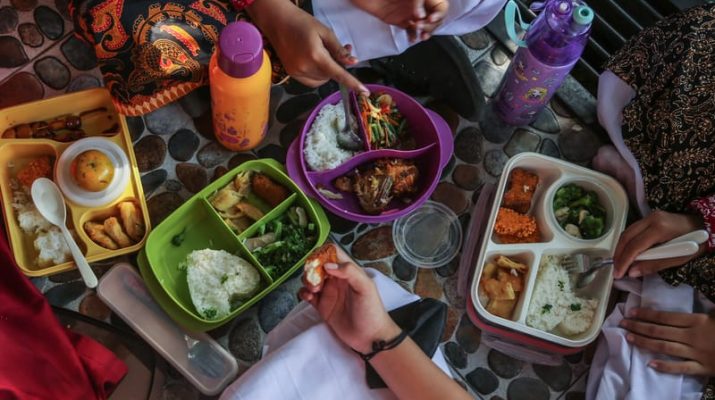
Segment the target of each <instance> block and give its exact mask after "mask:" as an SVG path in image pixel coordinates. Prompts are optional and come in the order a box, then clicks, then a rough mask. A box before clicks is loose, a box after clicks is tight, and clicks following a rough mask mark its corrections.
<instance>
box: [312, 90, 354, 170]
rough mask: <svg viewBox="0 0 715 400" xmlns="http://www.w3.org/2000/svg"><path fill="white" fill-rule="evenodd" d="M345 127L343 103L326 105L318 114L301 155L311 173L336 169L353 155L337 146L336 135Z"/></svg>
mask: <svg viewBox="0 0 715 400" xmlns="http://www.w3.org/2000/svg"><path fill="white" fill-rule="evenodd" d="M343 126H345V110H344V109H343V102H342V101H341V102H339V103H338V104H335V105H332V104H328V105H326V106H325V107H323V108H322V109H320V112H319V113H318V116H317V117H316V118H315V120H314V121H313V125H312V126H311V127H310V131H308V134H307V135H306V138H305V146H304V147H303V155H304V156H305V161H306V162H307V163H308V166H309V167H310V169H312V170H313V171H325V170H329V169H334V168H337V167H338V166H339V165H340V164H342V163H344V162H345V161H347V160H348V159H350V157H352V156H353V155H354V153H353V152H352V151H348V150H344V149H342V148H341V147H340V146H338V139H337V135H338V132H339V131H340V129H342V127H343Z"/></svg>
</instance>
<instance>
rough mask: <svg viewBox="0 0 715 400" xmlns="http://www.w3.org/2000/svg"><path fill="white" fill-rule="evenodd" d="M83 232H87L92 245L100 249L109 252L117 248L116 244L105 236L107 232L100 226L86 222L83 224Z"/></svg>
mask: <svg viewBox="0 0 715 400" xmlns="http://www.w3.org/2000/svg"><path fill="white" fill-rule="evenodd" d="M84 231H85V232H87V236H89V238H90V239H92V241H93V242H94V243H97V244H98V245H100V246H102V247H105V248H107V249H109V250H117V249H118V248H119V246H118V245H117V243H116V242H115V241H114V240H112V238H111V237H109V236H108V235H107V232H105V230H104V225H102V224H98V223H96V222H92V221H87V222H85V223H84Z"/></svg>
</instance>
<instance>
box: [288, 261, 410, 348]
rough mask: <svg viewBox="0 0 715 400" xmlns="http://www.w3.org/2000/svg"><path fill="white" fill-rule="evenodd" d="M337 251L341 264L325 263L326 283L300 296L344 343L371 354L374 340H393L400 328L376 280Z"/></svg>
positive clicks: (306, 290) (312, 287) (303, 289)
mask: <svg viewBox="0 0 715 400" xmlns="http://www.w3.org/2000/svg"><path fill="white" fill-rule="evenodd" d="M336 250H337V259H338V264H332V263H327V264H325V273H326V277H327V279H325V280H324V282H323V284H322V285H320V286H313V285H307V286H305V287H303V288H301V289H300V291H299V292H298V295H299V296H300V298H301V299H303V300H305V301H307V302H309V303H310V304H311V305H312V306H313V307H315V309H316V310H317V311H318V313H319V314H320V316H321V317H322V318H323V320H325V322H326V323H327V324H328V326H329V327H330V329H331V330H332V331H333V332H334V333H335V335H336V336H337V337H338V338H339V339H340V340H341V341H342V342H343V343H345V344H346V345H347V346H348V347H350V348H352V349H354V350H356V351H359V352H361V353H369V352H370V351H372V343H373V342H374V341H376V340H389V339H392V338H394V337H395V336H397V335H398V334H399V333H400V328H399V327H398V326H397V324H395V322H394V321H392V319H391V318H390V316H389V315H388V314H387V311H385V307H384V306H383V304H382V301H381V300H380V295H379V294H378V292H377V288H376V287H375V283H374V282H373V281H372V279H370V277H369V276H367V274H366V273H365V271H364V270H363V269H362V268H360V267H358V266H357V265H355V264H354V263H353V262H352V260H351V259H350V257H348V256H347V255H346V254H345V253H344V252H343V251H342V250H341V249H336Z"/></svg>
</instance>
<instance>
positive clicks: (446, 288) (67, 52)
mask: <svg viewBox="0 0 715 400" xmlns="http://www.w3.org/2000/svg"><path fill="white" fill-rule="evenodd" d="M496 21H501V19H500V18H497V19H496ZM502 30H503V29H502ZM500 34H501V31H500V27H499V24H496V23H494V24H492V25H491V26H490V29H489V30H487V29H484V30H480V31H477V32H474V33H471V34H468V35H465V36H463V37H462V38H461V41H460V43H461V44H462V46H463V48H464V51H465V52H466V53H467V55H468V56H469V58H470V60H471V61H472V63H473V65H474V70H475V73H476V74H477V77H478V79H479V82H480V84H481V85H482V87H483V89H484V92H485V93H486V94H487V96H491V95H493V94H494V92H495V91H496V89H497V86H498V84H499V81H500V79H501V76H502V74H503V73H504V71H505V70H506V68H507V66H508V63H509V59H510V55H511V50H510V49H508V48H505V47H503V46H502V45H501V44H500V42H499V41H498V40H497V39H498V38H499V37H500ZM356 73H357V74H358V76H360V78H361V79H363V80H365V81H367V82H381V81H382V78H381V77H380V76H378V75H377V74H376V73H375V72H374V71H372V70H370V69H362V70H359V71H356ZM100 80H101V75H100V74H99V71H98V70H97V68H96V62H95V60H94V58H93V56H92V53H91V51H90V49H88V48H87V47H86V46H84V44H82V42H80V41H78V40H76V39H75V38H74V37H73V36H72V25H71V23H70V21H69V20H68V19H67V13H66V1H63V0H55V1H48V0H39V1H38V0H34V1H33V0H25V1H23V0H12V1H9V0H0V93H2V96H0V108H3V107H7V106H10V105H12V104H17V103H21V102H25V101H31V100H36V99H40V98H43V97H51V96H55V95H58V94H62V93H65V92H71V91H76V90H80V89H84V88H88V87H94V86H98V85H100ZM387 83H389V82H387ZM334 90H335V87H334V86H333V85H325V86H324V87H321V88H319V89H317V90H310V89H308V88H305V87H303V86H302V85H299V84H296V83H289V84H288V85H286V86H283V87H274V88H273V90H272V92H271V115H272V118H271V124H270V133H269V135H268V137H267V139H266V142H265V143H264V144H263V145H262V146H261V147H260V148H259V149H258V150H257V151H255V152H246V153H231V152H228V151H226V150H224V149H223V148H222V147H221V146H219V145H218V144H217V143H216V142H215V141H214V139H213V136H212V132H211V123H210V117H209V115H210V113H209V112H208V111H209V110H208V104H209V103H208V91H207V90H198V91H196V92H194V93H192V94H191V95H189V96H188V97H186V98H185V99H183V100H181V101H180V102H178V103H175V104H171V105H169V106H166V107H164V108H163V109H160V110H158V111H156V112H153V113H151V114H149V115H146V116H144V117H138V118H128V124H129V127H130V130H131V134H132V138H133V140H134V141H135V152H136V156H137V161H138V164H139V165H138V166H139V169H140V171H141V172H142V183H143V185H144V191H145V193H146V196H147V198H148V204H149V208H150V214H151V217H152V220H153V223H154V224H155V225H156V224H157V223H158V222H160V221H161V220H162V219H163V218H164V217H165V216H166V215H168V213H170V212H171V211H172V210H174V209H176V208H177V207H178V206H179V205H180V204H182V202H183V201H185V200H186V199H187V198H189V197H190V196H191V195H192V193H195V192H197V191H198V190H200V189H201V188H203V187H204V186H205V185H207V184H208V183H209V182H211V181H212V180H213V179H215V178H216V177H218V176H220V175H221V174H223V173H225V172H226V171H228V170H229V169H231V168H233V167H235V166H237V165H239V164H241V163H242V162H245V161H246V160H250V159H254V158H263V157H268V158H274V159H276V160H278V161H281V162H283V161H284V158H285V151H286V148H287V146H288V144H289V143H290V142H291V141H292V140H293V139H294V138H295V137H296V135H297V134H298V132H299V130H300V128H301V127H302V125H303V123H304V120H305V117H306V114H307V112H308V111H309V110H310V109H311V108H312V107H313V106H315V105H316V104H317V103H318V102H319V101H320V100H321V98H323V97H324V96H326V95H327V94H329V93H331V92H333V91H334ZM557 97H558V98H557V99H555V100H553V101H552V103H551V105H550V107H548V108H547V109H546V110H544V112H543V113H542V114H541V115H539V117H538V119H537V120H536V121H535V122H534V123H533V124H532V125H531V126H524V127H517V128H513V127H507V126H504V125H502V124H500V123H499V122H498V120H496V119H495V118H494V116H493V115H492V114H491V113H490V112H489V110H485V111H484V113H483V117H482V118H481V120H480V121H478V122H476V123H475V122H469V121H466V120H464V119H462V118H460V117H459V116H458V115H457V114H456V113H455V112H454V111H452V110H451V109H449V107H448V106H446V105H445V104H442V103H440V102H436V101H432V100H431V99H427V98H425V99H420V100H421V101H423V102H424V103H426V104H427V105H428V106H429V107H431V108H432V109H434V110H435V111H437V112H438V113H440V114H441V115H442V116H443V117H444V118H445V120H446V121H447V122H448V123H449V125H450V126H451V128H452V130H453V132H454V134H455V155H454V157H453V158H452V160H451V162H450V163H449V166H448V167H447V168H446V170H445V172H444V174H443V179H442V181H441V183H440V184H439V186H438V187H437V189H436V191H435V192H434V194H433V196H432V198H433V199H434V200H436V201H440V202H443V203H444V204H446V205H447V206H449V207H450V208H452V209H453V210H454V211H455V212H456V213H457V214H459V215H460V219H461V220H462V222H463V224H464V226H466V225H467V223H468V221H469V218H470V216H469V210H470V209H471V205H473V204H474V201H475V200H476V198H477V196H478V194H479V192H480V188H481V187H482V185H483V184H485V183H490V182H495V181H496V180H497V178H498V176H499V175H500V173H501V170H502V168H503V166H504V163H505V162H506V161H507V159H508V158H509V157H510V156H513V155H515V154H517V153H520V152H524V151H537V152H541V153H543V154H548V155H551V156H555V157H562V158H565V159H567V160H569V161H572V162H576V163H579V164H586V163H587V162H588V160H590V158H591V157H592V156H593V154H594V153H595V151H596V149H597V148H598V146H599V145H600V144H601V143H602V141H603V140H604V139H603V135H602V133H601V132H600V131H599V130H598V128H596V127H594V126H593V123H594V121H595V117H594V115H595V112H594V111H595V106H594V101H593V98H592V97H591V96H590V95H589V94H588V93H587V92H585V90H583V88H582V87H580V85H579V84H578V83H577V82H575V81H573V80H571V81H568V82H567V83H566V84H565V85H564V87H563V88H562V89H561V90H560V91H559V93H558V95H557ZM331 222H332V226H333V235H332V236H333V239H334V240H336V241H337V242H338V243H340V244H341V245H342V246H344V247H345V248H346V249H347V250H349V251H350V252H351V253H352V255H353V256H354V257H355V258H356V260H358V261H359V262H360V263H361V264H362V265H364V266H370V267H374V268H377V269H379V270H381V271H383V272H385V273H386V274H388V275H389V276H391V277H393V278H394V279H395V280H396V281H397V282H398V283H400V284H401V285H402V286H404V287H405V288H407V289H409V290H410V291H413V292H415V293H417V294H419V295H422V296H425V297H433V298H437V299H442V300H443V301H445V302H447V303H449V305H450V309H449V316H448V321H447V329H446V331H445V334H444V337H443V342H444V343H443V347H442V348H443V350H444V351H445V353H446V355H447V359H448V360H449V362H450V364H451V366H452V368H453V372H454V375H455V377H456V379H457V380H458V381H460V382H462V383H463V384H464V386H465V387H467V388H468V390H469V391H470V392H471V393H472V394H473V395H474V397H475V398H479V399H504V398H506V399H513V400H518V399H534V400H539V399H562V398H563V399H568V400H573V399H580V398H583V397H584V394H583V391H584V388H585V376H586V375H587V372H588V364H589V362H590V354H591V353H592V352H590V351H588V350H587V351H585V352H583V353H579V354H576V355H574V356H570V357H567V358H566V359H565V360H564V361H563V363H562V364H561V365H559V366H555V367H553V366H544V365H532V364H528V363H524V362H521V361H518V360H516V359H514V358H511V357H509V356H507V355H505V354H502V353H500V352H498V351H495V350H492V349H490V348H489V347H487V346H486V345H485V344H483V343H482V341H481V333H480V331H479V330H478V329H477V328H476V327H475V326H474V325H473V324H472V323H471V322H470V320H469V319H468V318H467V316H466V315H465V299H464V298H461V297H460V296H459V295H458V294H457V290H456V282H457V277H456V272H457V271H456V270H457V265H458V260H453V261H452V262H451V263H449V264H448V265H445V266H443V267H441V268H439V269H437V270H429V269H420V268H417V266H414V265H410V264H409V263H407V262H406V261H405V260H403V259H402V258H401V257H400V256H398V255H397V254H396V250H395V247H394V244H393V242H392V237H391V229H390V226H389V225H383V226H378V225H365V224H355V223H352V222H349V221H344V220H341V219H339V218H334V217H332V218H331ZM372 243H379V245H378V246H374V245H371V244H372ZM114 261H116V260H111V261H107V262H102V263H99V264H96V265H94V266H93V267H94V268H95V270H96V271H97V273H98V274H100V275H101V274H102V273H103V272H104V271H106V269H107V268H108V267H109V266H111V265H112V264H113V262H114ZM33 282H34V283H35V285H36V286H37V287H38V288H40V290H42V291H43V292H44V293H45V295H46V296H47V298H48V300H49V301H50V303H51V304H53V305H55V306H58V307H62V308H65V309H68V310H75V311H79V313H81V314H84V315H87V316H89V317H91V318H94V319H96V320H100V321H105V322H108V323H110V324H113V325H116V326H120V327H122V326H124V324H123V322H122V321H121V320H119V318H117V317H116V316H115V315H112V313H111V311H110V310H109V309H108V308H107V307H106V306H105V305H104V304H102V302H101V301H100V300H99V298H98V297H97V296H96V294H95V293H94V292H93V291H89V290H86V288H85V287H84V285H83V283H82V282H81V281H80V280H79V274H78V273H77V272H76V271H72V272H68V273H64V274H60V275H54V276H51V277H48V278H46V277H43V278H36V279H33ZM299 284H300V283H299V282H298V281H297V280H296V279H293V280H290V281H288V282H287V283H285V284H284V285H283V286H282V287H280V288H279V289H278V290H276V291H275V292H273V293H272V294H270V295H269V296H267V297H266V298H265V299H264V300H263V301H261V302H260V303H259V304H258V305H257V306H255V307H253V308H252V309H250V310H249V311H248V312H246V313H245V314H243V315H241V316H239V317H238V318H237V319H236V320H235V321H234V322H232V323H230V324H228V326H226V327H224V328H220V329H219V330H217V331H215V332H212V335H213V336H214V337H216V338H217V339H218V340H219V341H220V342H221V343H222V344H223V345H224V346H226V347H227V348H228V349H229V350H230V351H231V352H232V353H233V354H234V355H235V356H236V358H237V359H238V360H239V363H240V365H241V370H242V371H245V369H246V368H247V367H249V366H250V365H251V364H253V363H255V362H256V361H257V360H258V359H259V357H260V349H261V343H262V340H263V338H264V336H265V334H266V332H269V331H270V330H271V329H272V328H273V327H274V326H275V325H276V324H277V323H278V322H279V321H280V320H281V319H282V318H283V317H284V316H285V315H286V314H287V313H288V312H289V311H290V310H291V309H292V308H293V307H294V306H295V305H296V296H295V293H296V291H297V288H298V287H299ZM81 325H82V324H78V325H77V326H81ZM85 325H86V324H85ZM78 329H79V328H78ZM159 368H160V369H162V370H164V371H165V372H166V373H165V374H164V375H165V376H166V379H165V380H164V381H163V382H162V383H161V384H160V385H159V387H158V388H155V390H154V395H153V396H158V397H152V398H164V399H167V398H180V399H195V398H202V396H200V394H199V393H198V391H197V390H195V389H194V388H192V387H191V386H190V385H189V384H188V383H187V382H186V381H184V380H183V378H182V377H181V376H180V375H179V374H177V373H176V372H174V371H172V370H171V368H170V367H168V366H167V365H166V364H163V365H161V366H160V367H159Z"/></svg>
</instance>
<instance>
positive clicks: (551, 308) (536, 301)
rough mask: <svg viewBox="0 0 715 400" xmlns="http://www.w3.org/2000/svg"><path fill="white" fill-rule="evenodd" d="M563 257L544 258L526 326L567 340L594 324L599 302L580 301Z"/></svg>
mask: <svg viewBox="0 0 715 400" xmlns="http://www.w3.org/2000/svg"><path fill="white" fill-rule="evenodd" d="M561 262H562V257H560V256H544V258H543V259H542V260H541V264H540V265H539V272H538V274H537V276H536V286H535V287H534V293H533V294H532V297H531V303H530V305H529V313H528V314H527V317H526V324H527V325H529V326H531V327H533V328H536V329H540V330H542V331H547V332H551V331H557V332H558V333H561V334H563V335H566V336H574V335H578V334H581V333H583V332H586V331H587V330H588V329H589V328H590V327H591V324H592V323H593V318H594V317H595V315H596V308H597V307H598V301H596V300H594V299H584V298H581V297H577V296H576V294H574V292H573V290H572V289H571V282H570V279H569V274H568V272H567V271H566V269H564V267H562V266H561Z"/></svg>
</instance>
